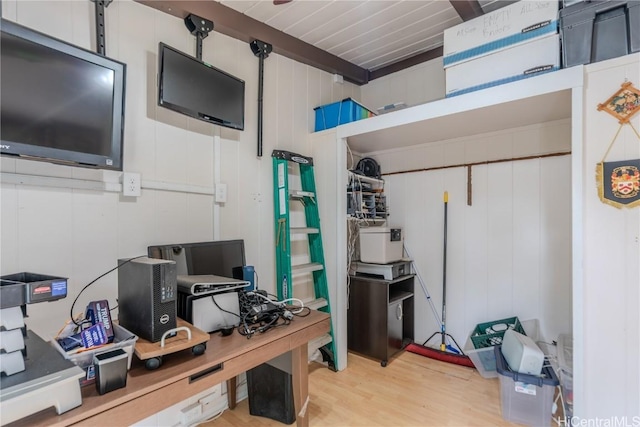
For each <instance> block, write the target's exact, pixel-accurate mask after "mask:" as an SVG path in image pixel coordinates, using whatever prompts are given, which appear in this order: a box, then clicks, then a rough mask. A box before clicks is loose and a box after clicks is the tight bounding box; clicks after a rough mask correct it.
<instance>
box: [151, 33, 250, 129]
mask: <svg viewBox="0 0 640 427" xmlns="http://www.w3.org/2000/svg"><path fill="white" fill-rule="evenodd" d="M158 60H159V64H158V70H159V76H158V105H160V106H162V107H166V108H168V109H170V110H174V111H177V112H179V113H182V114H185V115H187V116H190V117H193V118H195V119H198V120H202V121H205V122H208V123H213V124H216V125H220V126H225V127H228V128H232V129H238V130H244V80H240V79H238V78H236V77H234V76H232V75H231V74H228V73H226V72H224V71H222V70H219V69H217V68H215V67H213V66H211V65H209V64H207V63H205V62H203V61H200V60H198V59H196V58H194V57H193V56H190V55H187V54H186V53H184V52H180V51H179V50H176V49H174V48H172V47H170V46H167V45H166V44H164V43H160V45H159V49H158Z"/></svg>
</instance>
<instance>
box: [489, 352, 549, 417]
mask: <svg viewBox="0 0 640 427" xmlns="http://www.w3.org/2000/svg"><path fill="white" fill-rule="evenodd" d="M493 350H494V352H495V356H496V369H497V371H498V376H499V377H500V407H501V408H502V418H504V419H505V420H507V421H509V422H513V423H519V424H526V425H530V426H550V425H551V413H552V408H553V396H554V394H555V390H556V387H557V386H558V384H559V383H560V382H559V381H558V377H557V376H556V373H555V372H554V371H553V368H552V367H550V366H545V367H543V368H542V374H541V375H540V376H536V375H527V374H519V373H517V372H513V371H512V370H511V369H509V367H508V366H507V362H506V361H505V359H504V356H503V355H502V346H501V345H498V346H495V347H494V349H493Z"/></svg>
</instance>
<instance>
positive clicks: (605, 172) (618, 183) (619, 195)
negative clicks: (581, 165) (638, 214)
mask: <svg viewBox="0 0 640 427" xmlns="http://www.w3.org/2000/svg"><path fill="white" fill-rule="evenodd" d="M596 182H597V185H598V196H599V197H600V200H601V201H602V203H606V204H608V205H611V206H615V207H616V208H623V207H627V208H632V207H634V206H640V159H635V160H623V161H619V162H600V163H598V165H597V166H596Z"/></svg>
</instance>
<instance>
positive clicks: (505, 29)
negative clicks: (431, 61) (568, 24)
mask: <svg viewBox="0 0 640 427" xmlns="http://www.w3.org/2000/svg"><path fill="white" fill-rule="evenodd" d="M557 32H558V2H557V1H531V0H523V1H519V2H516V3H513V4H510V5H508V6H505V7H503V8H500V9H498V10H494V11H493V12H490V13H487V14H485V15H482V16H480V17H478V18H475V19H472V20H470V21H467V22H464V23H462V24H459V25H456V26H454V27H451V28H447V29H445V30H444V47H443V62H444V67H445V68H448V67H450V66H452V65H456V64H460V63H462V62H465V61H468V60H470V59H473V58H478V57H481V56H484V55H488V54H490V53H495V52H499V51H501V50H504V49H507V48H510V47H513V46H516V45H518V44H522V43H527V42H530V41H532V40H535V39H537V38H541V37H546V36H548V35H551V34H556V33H557Z"/></svg>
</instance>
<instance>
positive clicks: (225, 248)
mask: <svg viewBox="0 0 640 427" xmlns="http://www.w3.org/2000/svg"><path fill="white" fill-rule="evenodd" d="M147 252H148V255H149V257H151V258H160V259H173V260H175V261H176V264H177V267H178V270H179V271H178V274H179V275H180V274H188V275H196V274H213V275H216V276H223V277H234V268H237V267H242V266H244V265H245V262H246V261H245V256H244V240H241V239H238V240H217V241H211V242H198V243H175V244H169V245H156V246H149V247H148V248H147ZM185 268H186V271H180V270H181V269H185Z"/></svg>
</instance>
